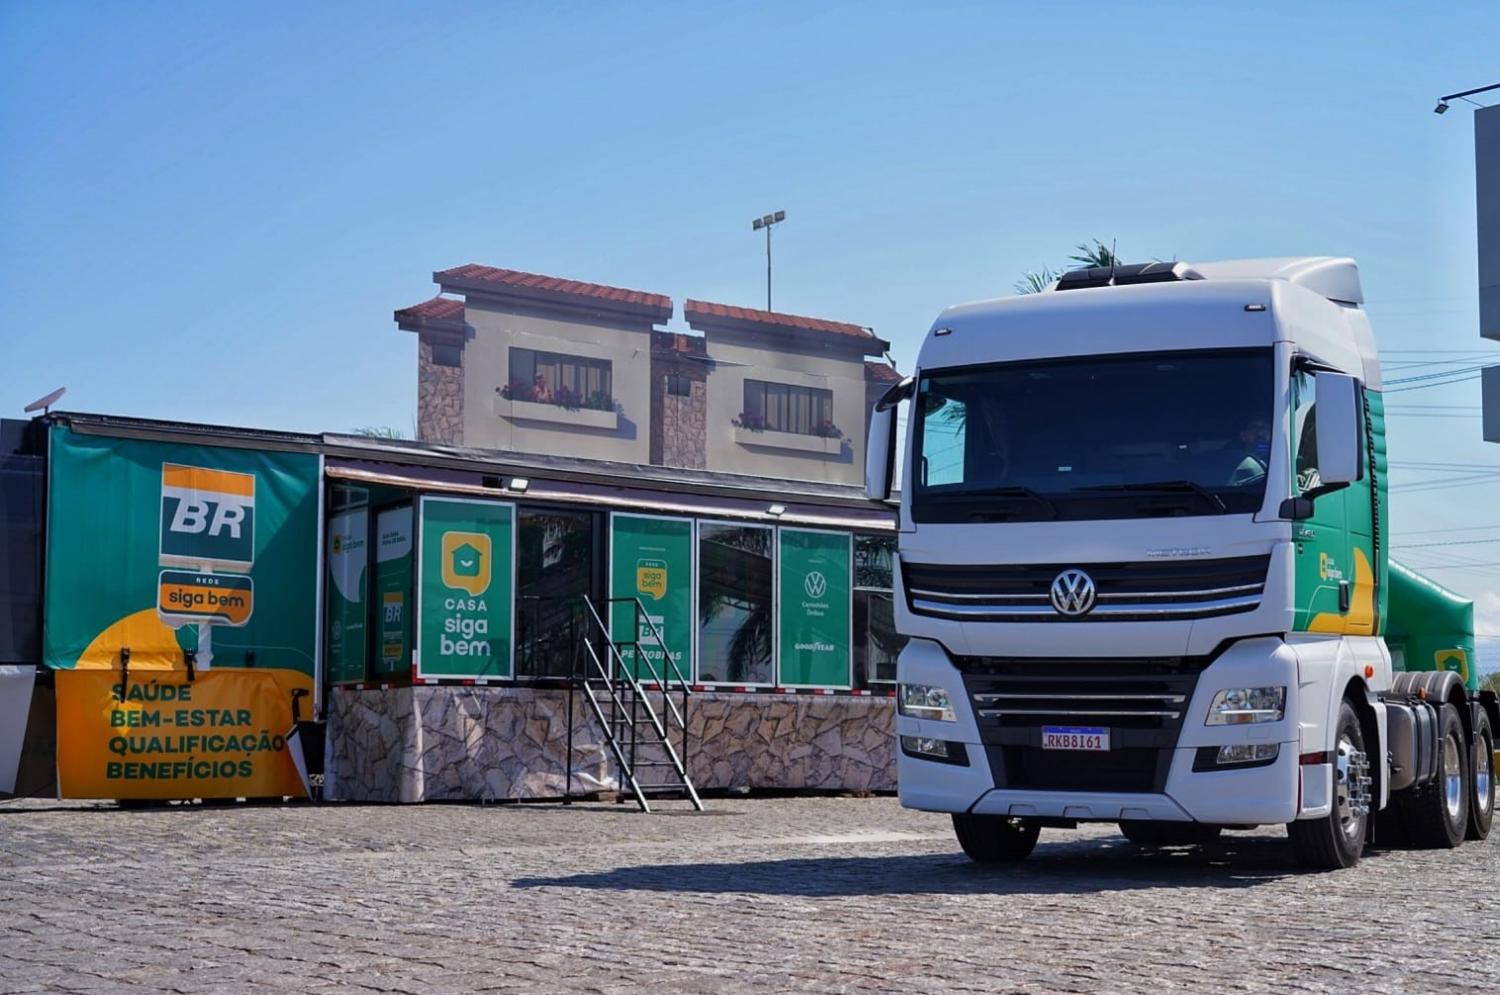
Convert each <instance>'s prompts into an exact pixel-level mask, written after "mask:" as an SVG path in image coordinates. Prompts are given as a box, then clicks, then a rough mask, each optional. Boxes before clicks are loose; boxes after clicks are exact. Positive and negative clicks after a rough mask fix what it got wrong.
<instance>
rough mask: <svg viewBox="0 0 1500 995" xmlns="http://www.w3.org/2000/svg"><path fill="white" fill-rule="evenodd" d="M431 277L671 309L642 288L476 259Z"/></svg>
mask: <svg viewBox="0 0 1500 995" xmlns="http://www.w3.org/2000/svg"><path fill="white" fill-rule="evenodd" d="M432 279H433V280H434V281H436V282H437V283H438V284H439V285H442V286H447V285H448V284H464V285H470V286H472V285H476V284H477V285H480V286H490V287H494V288H496V289H501V290H503V289H510V290H518V291H529V292H531V293H534V294H545V295H556V296H558V297H563V298H567V297H584V298H591V299H593V300H596V301H610V302H612V303H615V304H624V305H633V306H635V307H642V308H653V309H657V310H665V311H666V312H667V313H668V315H670V314H671V311H672V298H670V297H668V296H666V295H665V294H649V293H646V292H645V291H641V290H626V289H624V288H622V287H606V286H604V285H603V284H599V283H584V282H583V281H581V280H564V279H562V278H560V277H556V276H542V275H540V274H537V273H522V272H521V271H520V270H513V269H499V268H498V267H495V266H481V265H479V264H478V263H466V264H464V265H463V266H455V267H453V268H452V269H445V270H439V271H438V272H436V273H434V274H432Z"/></svg>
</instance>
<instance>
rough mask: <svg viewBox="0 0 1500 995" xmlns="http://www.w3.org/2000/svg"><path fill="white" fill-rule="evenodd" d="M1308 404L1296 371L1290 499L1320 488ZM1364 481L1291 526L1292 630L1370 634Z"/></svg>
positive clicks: (1308, 383)
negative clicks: (1354, 519)
mask: <svg viewBox="0 0 1500 995" xmlns="http://www.w3.org/2000/svg"><path fill="white" fill-rule="evenodd" d="M1313 399H1314V393H1313V374H1312V373H1311V372H1309V371H1306V370H1297V371H1296V372H1295V373H1294V374H1293V376H1292V419H1291V431H1292V438H1291V442H1292V445H1291V450H1292V493H1293V495H1294V496H1297V495H1302V494H1306V493H1307V492H1309V491H1311V490H1312V489H1313V488H1315V487H1317V486H1319V485H1320V484H1321V483H1322V479H1321V477H1320V476H1319V475H1318V443H1317V428H1316V426H1317V406H1316V405H1315V404H1314V401H1313ZM1369 478H1370V474H1369V473H1366V474H1365V475H1364V479H1363V480H1362V481H1359V482H1356V483H1354V484H1351V485H1350V486H1348V487H1346V488H1344V489H1343V490H1339V491H1334V492H1333V493H1329V494H1323V495H1322V496H1320V497H1318V498H1317V500H1316V501H1315V503H1314V504H1313V516H1312V517H1311V518H1309V519H1306V520H1304V521H1301V522H1297V523H1295V525H1294V526H1293V530H1292V536H1293V539H1294V541H1295V542H1296V567H1295V571H1296V572H1295V577H1296V587H1295V592H1294V598H1293V604H1294V605H1295V606H1296V617H1295V619H1294V621H1293V625H1294V627H1295V628H1296V629H1297V630H1299V631H1305V632H1327V633H1350V634H1354V633H1361V634H1369V633H1370V632H1372V631H1373V614H1374V612H1373V602H1372V598H1373V594H1374V572H1373V561H1372V560H1371V552H1370V532H1371V527H1370V524H1369V521H1368V520H1369V518H1370V514H1369V507H1370V503H1369V491H1368V488H1369V484H1370V480H1369ZM1361 488H1363V490H1362V489H1361ZM1361 495H1362V502H1363V505H1362V506H1363V508H1364V509H1365V514H1364V535H1363V536H1361V537H1358V538H1356V537H1354V536H1353V535H1352V534H1351V528H1350V526H1351V519H1350V515H1349V509H1350V506H1351V505H1353V506H1355V507H1359V506H1360V505H1361ZM1361 581H1363V582H1364V583H1363V587H1361V583H1360V582H1361ZM1356 609H1358V610H1356Z"/></svg>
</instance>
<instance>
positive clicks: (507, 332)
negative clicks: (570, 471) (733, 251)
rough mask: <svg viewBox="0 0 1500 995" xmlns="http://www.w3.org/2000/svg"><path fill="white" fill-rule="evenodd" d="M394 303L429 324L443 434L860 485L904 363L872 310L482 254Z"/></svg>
mask: <svg viewBox="0 0 1500 995" xmlns="http://www.w3.org/2000/svg"><path fill="white" fill-rule="evenodd" d="M433 280H434V281H435V282H436V283H437V284H438V287H439V295H438V296H437V297H434V298H433V299H431V300H428V301H424V302H422V303H421V304H417V305H414V306H412V307H408V308H403V309H401V310H398V311H397V312H396V313H395V318H396V324H397V327H398V328H400V329H402V330H405V331H411V332H416V333H417V335H418V341H419V347H418V361H417V397H418V419H417V422H418V434H419V436H420V438H421V440H422V441H429V442H442V443H447V444H450V445H463V446H469V447H474V448H481V449H496V450H505V451H508V452H514V453H539V454H554V455H566V456H574V457H580V458H586V459H598V460H608V461H612V462H620V463H636V464H651V465H657V466H667V467H682V468H686V469H706V470H715V471H720V472H727V473H740V474H749V475H753V476H757V477H763V478H772V479H802V480H817V481H824V482H828V483H844V484H858V483H859V482H860V481H861V480H862V479H863V473H864V470H863V467H864V436H865V427H866V423H867V419H868V415H869V408H870V404H871V401H872V399H873V398H874V396H875V395H877V394H878V393H879V391H881V390H883V389H884V387H885V386H886V385H887V384H888V383H889V382H891V381H892V380H894V379H897V377H898V374H897V373H896V371H895V370H894V369H893V368H892V367H891V366H889V365H888V364H887V363H884V362H871V361H870V358H871V357H881V356H883V355H884V354H885V353H886V351H887V350H888V349H889V343H888V342H886V341H885V340H883V339H881V338H879V337H878V336H876V335H875V333H874V332H873V331H871V330H870V329H868V328H865V327H862V326H860V325H855V324H851V323H848V322H841V321H830V320H826V319H822V318H810V317H804V316H801V315H793V314H783V313H780V312H772V311H761V310H756V309H753V308H742V307H735V306H732V305H727V304H716V303H712V302H709V301H699V300H688V301H687V302H686V304H685V305H684V309H683V317H684V318H685V319H686V322H687V324H688V327H689V328H690V329H692V334H689V333H681V332H668V331H664V330H662V329H660V328H658V327H657V326H659V325H663V324H665V323H666V322H667V321H669V320H670V319H671V317H672V315H673V303H672V299H671V298H670V297H668V296H666V295H664V294H657V293H648V292H644V291H637V290H626V289H623V288H619V287H608V286H603V285H601V284H596V283H584V282H580V281H577V280H564V279H559V278H556V277H547V276H539V275H537V274H532V273H522V272H518V271H516V270H508V269H497V268H495V267H490V266H480V265H476V264H469V265H465V266H458V267H454V268H452V269H447V270H441V271H439V272H437V273H434V274H433Z"/></svg>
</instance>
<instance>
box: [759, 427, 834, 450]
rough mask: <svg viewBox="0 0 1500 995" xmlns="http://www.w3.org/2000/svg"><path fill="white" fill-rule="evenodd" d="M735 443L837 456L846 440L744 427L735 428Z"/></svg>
mask: <svg viewBox="0 0 1500 995" xmlns="http://www.w3.org/2000/svg"><path fill="white" fill-rule="evenodd" d="M734 441H735V442H738V443H739V444H740V445H742V446H748V447H750V448H760V449H784V450H787V451H789V452H796V453H812V454H814V455H817V456H837V455H838V454H839V453H840V452H841V451H843V448H844V440H843V439H841V438H838V437H837V436H834V437H824V436H821V435H803V434H802V433H801V432H773V431H770V430H769V429H766V430H763V431H756V430H755V429H753V428H745V427H744V426H743V425H736V426H735V427H734Z"/></svg>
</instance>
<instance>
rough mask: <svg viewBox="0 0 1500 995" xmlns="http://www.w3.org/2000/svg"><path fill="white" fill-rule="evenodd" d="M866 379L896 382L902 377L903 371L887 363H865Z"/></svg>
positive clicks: (879, 381)
mask: <svg viewBox="0 0 1500 995" xmlns="http://www.w3.org/2000/svg"><path fill="white" fill-rule="evenodd" d="M865 379H866V380H873V381H875V382H877V383H895V382H896V381H898V380H900V379H901V371H900V370H898V369H896V368H895V367H894V366H887V365H886V364H885V363H869V362H867V363H865Z"/></svg>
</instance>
